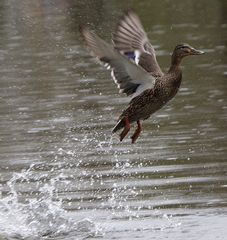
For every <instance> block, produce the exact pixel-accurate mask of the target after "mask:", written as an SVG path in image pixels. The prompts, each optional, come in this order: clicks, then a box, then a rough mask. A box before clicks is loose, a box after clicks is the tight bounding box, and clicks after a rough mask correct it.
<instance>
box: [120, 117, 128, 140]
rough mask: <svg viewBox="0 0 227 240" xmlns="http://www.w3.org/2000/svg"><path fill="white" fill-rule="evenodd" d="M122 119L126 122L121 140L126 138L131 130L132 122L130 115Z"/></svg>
mask: <svg viewBox="0 0 227 240" xmlns="http://www.w3.org/2000/svg"><path fill="white" fill-rule="evenodd" d="M122 121H123V122H124V130H123V131H122V132H121V134H120V141H122V140H123V139H124V137H125V136H126V135H127V133H128V132H129V130H130V122H129V120H128V117H124V118H123V119H122Z"/></svg>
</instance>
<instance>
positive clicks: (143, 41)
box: [112, 10, 163, 76]
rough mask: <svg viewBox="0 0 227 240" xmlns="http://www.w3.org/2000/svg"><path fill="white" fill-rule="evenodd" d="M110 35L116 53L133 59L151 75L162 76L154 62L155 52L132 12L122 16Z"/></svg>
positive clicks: (137, 18)
mask: <svg viewBox="0 0 227 240" xmlns="http://www.w3.org/2000/svg"><path fill="white" fill-rule="evenodd" d="M112 35H113V37H112V40H113V43H114V46H115V48H116V49H117V50H118V51H120V52H121V53H123V54H125V55H126V56H127V57H128V58H130V59H133V60H134V61H135V62H136V64H139V65H140V66H141V67H142V68H144V69H145V70H146V71H147V72H150V73H151V74H152V75H154V76H162V75H163V73H162V70H161V69H160V67H159V65H158V62H157V60H156V55H155V50H154V48H153V46H152V45H151V44H150V42H149V40H148V37H147V34H146V33H145V31H144V29H143V26H142V24H141V22H140V19H139V17H138V16H137V15H136V14H135V13H134V12H133V11H132V10H129V11H127V12H126V13H125V14H124V15H123V16H122V18H121V19H120V20H119V22H118V25H117V27H116V30H115V32H114V33H113V34H112Z"/></svg>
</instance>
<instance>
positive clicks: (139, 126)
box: [131, 121, 142, 143]
mask: <svg viewBox="0 0 227 240" xmlns="http://www.w3.org/2000/svg"><path fill="white" fill-rule="evenodd" d="M141 130H142V128H141V124H140V121H137V128H136V130H135V132H134V134H133V135H132V136H131V139H132V143H135V142H136V139H137V138H138V137H139V135H140V133H141Z"/></svg>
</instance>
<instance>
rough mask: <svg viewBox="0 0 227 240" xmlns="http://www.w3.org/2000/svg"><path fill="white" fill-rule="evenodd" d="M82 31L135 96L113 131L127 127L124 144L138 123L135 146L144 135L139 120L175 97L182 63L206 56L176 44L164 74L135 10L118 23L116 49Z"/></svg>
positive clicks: (122, 87) (120, 84) (121, 86)
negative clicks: (168, 66)
mask: <svg viewBox="0 0 227 240" xmlns="http://www.w3.org/2000/svg"><path fill="white" fill-rule="evenodd" d="M80 31H81V33H82V35H83V37H84V39H85V41H86V43H87V45H88V46H89V48H90V49H91V50H92V52H93V53H94V54H95V56H96V57H97V58H98V59H99V60H100V61H101V62H102V63H103V64H104V66H106V67H107V68H108V69H111V75H112V77H113V79H114V81H115V83H116V84H117V85H118V88H119V89H120V92H123V93H126V94H127V95H129V96H132V99H131V101H130V102H129V106H128V108H126V109H125V110H124V111H123V113H122V114H121V115H120V117H119V121H118V123H117V124H116V126H115V127H114V129H113V131H112V132H113V133H115V132H116V131H118V130H120V129H121V128H124V129H123V131H122V132H121V134H120V140H121V141H122V140H123V139H124V137H125V136H126V135H127V133H128V132H129V130H130V124H131V123H133V122H136V123H137V129H136V130H135V132H134V134H133V135H132V137H131V138H132V143H134V142H135V141H136V139H137V138H138V136H139V134H140V132H141V124H140V120H145V119H147V118H149V117H150V115H151V114H153V113H154V112H156V111H157V110H159V109H160V108H162V107H163V106H164V105H165V104H166V103H167V102H168V101H169V100H170V99H172V98H173V97H174V96H175V95H176V93H177V91H178V89H179V87H180V84H181V79H182V71H181V69H180V63H181V60H182V59H183V58H184V57H186V56H189V55H200V54H203V52H202V51H198V50H196V49H194V48H193V47H191V46H189V45H188V44H179V45H177V46H176V47H175V49H174V51H173V54H172V58H171V65H170V68H169V71H168V72H167V73H166V74H164V73H163V72H162V71H161V68H160V67H159V65H158V62H157V60H156V55H155V50H154V48H153V46H152V45H151V44H150V42H149V40H148V38H147V35H146V33H145V31H144V29H143V27H142V24H141V22H140V20H139V18H138V16H137V15H136V14H135V13H134V12H133V11H128V12H126V13H125V14H124V15H123V17H122V18H121V19H120V20H119V23H118V25H117V28H116V30H115V32H114V33H113V46H111V45H110V44H108V43H106V42H105V41H104V40H102V39H101V38H99V37H98V36H97V35H96V34H95V33H93V32H91V31H89V30H88V29H86V28H81V29H80Z"/></svg>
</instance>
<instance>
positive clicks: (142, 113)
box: [128, 100, 166, 122]
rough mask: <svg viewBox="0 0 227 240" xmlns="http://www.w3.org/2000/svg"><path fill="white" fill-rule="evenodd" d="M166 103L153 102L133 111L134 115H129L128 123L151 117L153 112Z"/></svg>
mask: <svg viewBox="0 0 227 240" xmlns="http://www.w3.org/2000/svg"><path fill="white" fill-rule="evenodd" d="M165 104H166V102H162V101H160V100H159V101H153V102H152V103H147V104H145V105H144V106H140V108H138V109H135V111H134V113H132V114H129V115H128V117H129V121H130V122H134V121H138V120H145V119H147V118H149V117H150V116H151V114H153V113H154V112H156V111H157V110H159V109H160V108H162V107H163V106H164V105H165Z"/></svg>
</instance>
